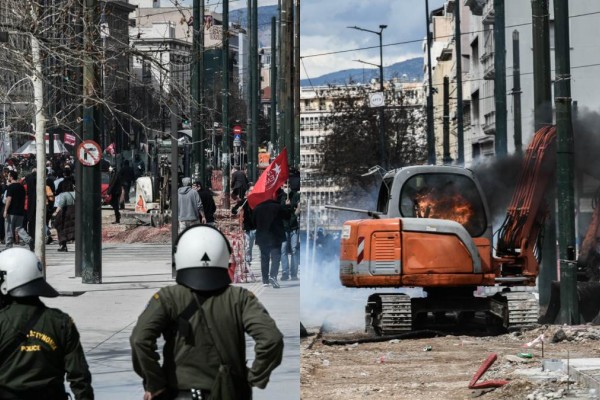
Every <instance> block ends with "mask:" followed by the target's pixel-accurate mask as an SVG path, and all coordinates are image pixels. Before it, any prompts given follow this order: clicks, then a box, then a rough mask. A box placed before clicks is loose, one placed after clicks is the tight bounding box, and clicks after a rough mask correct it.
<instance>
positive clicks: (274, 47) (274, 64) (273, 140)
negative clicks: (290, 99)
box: [270, 17, 279, 153]
mask: <svg viewBox="0 0 600 400" xmlns="http://www.w3.org/2000/svg"><path fill="white" fill-rule="evenodd" d="M277 55H278V54H277V22H276V19H275V17H271V116H270V117H271V144H272V145H273V150H274V151H275V153H279V146H278V145H277Z"/></svg>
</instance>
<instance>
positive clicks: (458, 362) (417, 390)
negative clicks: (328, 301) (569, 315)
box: [300, 326, 600, 400]
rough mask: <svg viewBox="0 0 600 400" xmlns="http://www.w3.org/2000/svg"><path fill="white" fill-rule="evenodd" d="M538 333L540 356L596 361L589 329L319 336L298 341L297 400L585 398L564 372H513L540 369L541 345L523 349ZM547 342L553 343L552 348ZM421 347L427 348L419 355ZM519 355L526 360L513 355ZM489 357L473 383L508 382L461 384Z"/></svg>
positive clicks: (599, 346)
mask: <svg viewBox="0 0 600 400" xmlns="http://www.w3.org/2000/svg"><path fill="white" fill-rule="evenodd" d="M561 330H562V332H563V333H565V335H562V334H561V333H560V332H559V331H561ZM311 331H312V332H313V333H315V332H317V331H318V328H313V329H310V328H309V332H311ZM557 332H558V333H557ZM541 334H544V339H545V344H544V358H545V359H548V358H558V359H566V358H568V357H570V358H587V357H600V329H599V328H597V327H590V326H577V327H563V328H562V329H561V327H559V326H542V327H539V328H536V329H533V330H530V331H525V332H518V333H517V332H514V333H510V334H504V335H501V336H495V337H474V336H443V337H436V338H430V339H410V340H393V341H385V342H380V343H368V344H351V345H336V346H328V345H324V344H323V343H322V339H329V340H336V339H354V338H360V337H365V336H364V335H363V334H362V333H355V332H324V333H322V335H319V334H318V333H317V334H315V335H312V336H310V337H308V338H304V339H302V342H301V370H300V375H301V387H302V399H303V400H309V399H344V400H354V399H372V400H375V399H411V400H430V399H471V398H475V397H480V398H482V399H486V400H490V399H532V400H538V399H539V400H541V399H550V398H571V399H573V398H591V397H589V394H588V393H589V389H587V388H582V387H580V386H578V385H577V384H575V383H573V382H568V379H567V377H566V375H563V374H560V373H555V374H554V377H553V378H552V379H549V380H546V381H536V380H530V379H527V378H525V377H524V376H525V375H524V374H520V373H517V372H516V371H517V370H519V369H534V368H537V369H539V368H540V367H541V360H542V348H541V345H539V344H537V345H534V346H533V347H531V348H524V347H523V345H524V344H526V343H528V342H530V341H532V340H534V339H536V338H538V337H539V336H540V335H541ZM553 338H555V340H558V339H560V340H561V341H559V342H557V343H552V339H553ZM428 346H431V349H430V350H427V351H426V350H425V349H429V347H428ZM522 352H528V353H531V354H532V355H533V358H532V359H530V360H528V359H522V358H520V357H517V354H518V353H522ZM491 353H496V354H497V355H498V359H497V360H496V362H495V363H494V364H492V366H491V367H490V368H489V369H488V371H487V372H486V373H485V374H484V375H483V376H482V378H481V379H480V381H484V380H490V379H505V380H508V381H509V383H508V384H507V385H505V386H502V387H501V388H497V389H486V390H481V389H480V390H473V389H469V388H468V385H469V381H470V380H471V379H472V377H473V375H474V374H475V372H476V371H477V370H478V368H479V367H480V365H481V364H482V363H483V361H484V360H485V359H486V358H487V356H488V355H489V354H491ZM567 389H570V390H567Z"/></svg>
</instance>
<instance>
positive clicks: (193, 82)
mask: <svg viewBox="0 0 600 400" xmlns="http://www.w3.org/2000/svg"><path fill="white" fill-rule="evenodd" d="M202 3H204V1H203V0H202ZM201 8H202V9H204V4H202V5H200V0H194V4H193V9H192V13H193V15H192V17H193V22H194V26H193V33H194V35H193V36H192V66H191V67H192V76H191V77H190V86H191V87H190V92H191V94H192V106H191V114H192V115H191V116H190V117H191V119H190V122H191V123H192V157H193V160H192V165H193V171H194V178H197V177H198V176H200V173H201V172H200V156H201V153H202V150H201V149H200V140H201V133H200V130H201V129H202V128H201V127H202V120H201V117H200V115H201V113H202V104H201V94H200V82H201V81H202V79H204V77H203V76H202V69H201V65H200V55H201V54H202V43H201V41H200V29H202V22H203V21H200V9H201Z"/></svg>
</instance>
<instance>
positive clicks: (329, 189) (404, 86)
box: [300, 78, 425, 230]
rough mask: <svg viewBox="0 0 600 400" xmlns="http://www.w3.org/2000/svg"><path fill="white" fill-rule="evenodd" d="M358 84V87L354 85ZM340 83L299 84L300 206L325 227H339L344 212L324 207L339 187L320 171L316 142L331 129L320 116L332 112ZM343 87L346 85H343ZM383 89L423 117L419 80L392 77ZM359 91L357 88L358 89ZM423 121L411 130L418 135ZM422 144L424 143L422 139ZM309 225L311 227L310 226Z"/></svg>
mask: <svg viewBox="0 0 600 400" xmlns="http://www.w3.org/2000/svg"><path fill="white" fill-rule="evenodd" d="M357 88H358V87H357ZM371 88H372V90H373V91H376V90H378V89H379V83H378V82H373V84H372V86H371ZM341 89H342V88H341V87H335V86H319V87H301V88H300V166H301V175H300V177H301V192H302V206H303V209H304V210H307V212H309V213H310V215H309V216H308V218H310V221H312V222H310V224H312V226H313V227H314V226H315V225H318V226H320V227H323V228H324V229H326V230H338V229H340V228H341V224H342V223H343V221H344V220H345V218H346V217H347V216H345V215H343V214H340V212H339V211H334V210H329V209H326V208H325V205H326V204H336V202H337V201H338V200H339V199H340V194H341V191H342V189H343V188H342V187H340V186H338V185H336V184H335V183H334V179H332V177H329V176H324V175H323V174H322V173H321V169H320V165H321V162H322V160H323V154H322V153H321V150H320V148H319V145H320V144H321V142H322V141H323V140H324V138H325V137H326V136H327V135H328V134H330V133H331V131H329V130H326V129H324V127H323V119H324V118H325V117H327V116H328V115H329V114H330V113H331V112H333V107H334V105H333V104H334V97H335V96H336V94H337V95H339V93H340V90H341ZM344 89H346V88H344ZM350 89H352V87H350ZM385 89H386V91H394V92H395V93H396V94H397V95H398V97H399V98H400V97H401V98H402V99H401V100H399V101H401V102H402V104H403V106H405V107H410V108H411V110H412V111H411V112H412V113H414V115H417V118H416V119H419V118H421V119H422V115H423V114H422V110H423V105H424V102H425V98H424V96H423V90H422V85H421V83H420V82H403V81H402V80H401V79H397V78H395V79H392V80H390V81H387V82H386V83H385ZM357 93H358V91H357ZM423 130H424V128H423V126H422V125H419V126H415V127H413V128H412V133H414V134H415V135H417V136H418V135H421V134H422V132H423ZM423 146H425V143H424V142H423ZM308 218H303V219H302V224H303V226H302V229H305V228H306V225H305V224H306V220H307V219H308ZM311 229H312V228H311Z"/></svg>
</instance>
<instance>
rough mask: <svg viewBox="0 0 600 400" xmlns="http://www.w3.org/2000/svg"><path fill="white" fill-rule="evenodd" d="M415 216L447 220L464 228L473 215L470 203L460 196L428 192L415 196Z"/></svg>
mask: <svg viewBox="0 0 600 400" xmlns="http://www.w3.org/2000/svg"><path fill="white" fill-rule="evenodd" d="M415 214H416V216H417V218H435V219H448V220H451V221H456V222H458V223H459V224H461V225H463V226H464V225H466V224H468V222H469V220H470V219H471V218H473V216H474V214H475V213H474V211H473V207H472V205H471V203H469V202H468V201H467V200H466V199H465V198H464V197H463V196H462V195H460V194H458V193H456V194H453V195H448V194H447V193H443V194H440V193H436V191H434V190H430V191H428V192H426V193H420V194H417V195H416V196H415Z"/></svg>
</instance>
